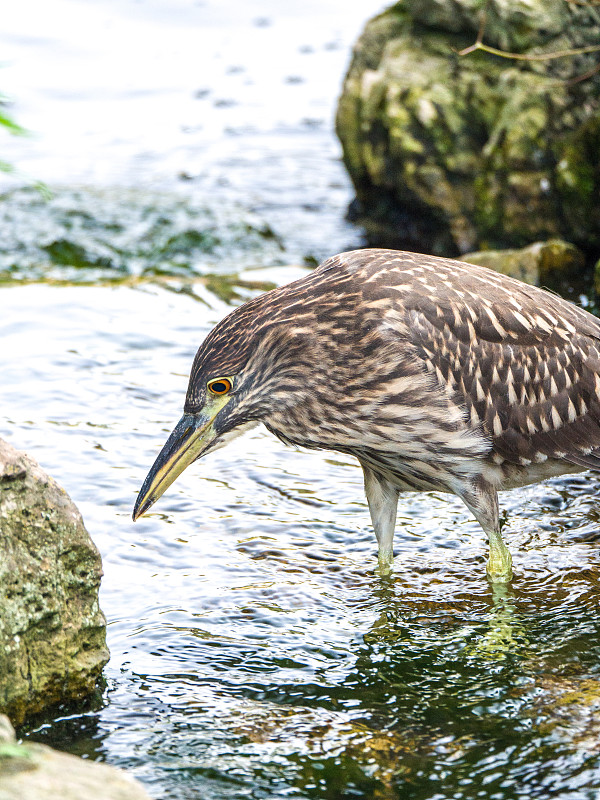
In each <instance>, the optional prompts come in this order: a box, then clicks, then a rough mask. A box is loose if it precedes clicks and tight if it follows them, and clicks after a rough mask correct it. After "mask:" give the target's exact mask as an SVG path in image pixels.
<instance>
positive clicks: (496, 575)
mask: <svg viewBox="0 0 600 800" xmlns="http://www.w3.org/2000/svg"><path fill="white" fill-rule="evenodd" d="M486 572H487V576H488V578H489V580H490V581H491V582H492V583H510V581H511V580H512V556H511V554H510V551H509V549H508V547H507V546H506V545H505V544H504V543H502V546H501V547H494V548H490V557H489V559H488V562H487V565H486Z"/></svg>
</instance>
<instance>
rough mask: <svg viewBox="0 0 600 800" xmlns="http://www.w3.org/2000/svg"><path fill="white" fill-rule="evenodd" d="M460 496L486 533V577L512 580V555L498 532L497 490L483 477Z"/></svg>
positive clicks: (496, 580) (495, 579) (493, 580)
mask: <svg viewBox="0 0 600 800" xmlns="http://www.w3.org/2000/svg"><path fill="white" fill-rule="evenodd" d="M461 497H462V499H463V501H464V503H465V505H466V506H467V508H468V509H469V511H470V512H471V513H472V514H473V516H474V517H475V519H476V520H477V522H478V523H479V524H480V525H481V527H482V528H483V530H484V531H485V533H486V534H487V537H488V541H489V545H490V557H489V558H488V562H487V565H486V571H487V575H488V578H489V579H490V581H492V583H509V581H511V580H512V557H511V555H510V552H509V550H508V547H507V546H506V545H505V544H504V542H503V541H502V534H501V533H500V515H499V512H498V492H497V491H496V489H495V488H494V487H493V486H492V485H491V484H489V483H488V482H487V481H485V480H483V478H479V479H478V480H477V481H474V482H473V484H472V485H471V487H469V489H468V490H465V491H463V492H462V493H461Z"/></svg>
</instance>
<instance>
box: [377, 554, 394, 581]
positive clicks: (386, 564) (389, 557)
mask: <svg viewBox="0 0 600 800" xmlns="http://www.w3.org/2000/svg"><path fill="white" fill-rule="evenodd" d="M393 566H394V554H393V552H391V551H390V552H387V551H386V552H382V551H381V550H380V551H379V556H378V571H379V574H380V575H382V576H384V577H387V576H388V575H389V574H390V573H391V571H392V568H393Z"/></svg>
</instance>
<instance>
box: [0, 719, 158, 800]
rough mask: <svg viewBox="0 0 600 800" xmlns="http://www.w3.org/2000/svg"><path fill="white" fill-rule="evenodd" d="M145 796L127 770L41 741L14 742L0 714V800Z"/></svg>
mask: <svg viewBox="0 0 600 800" xmlns="http://www.w3.org/2000/svg"><path fill="white" fill-rule="evenodd" d="M82 798H90V799H91V798H93V800H149V797H148V795H147V794H146V792H145V791H144V789H143V788H142V786H141V784H139V783H138V782H137V781H136V780H134V779H133V778H132V777H130V776H129V775H127V773H125V772H122V771H121V770H118V769H115V768H114V767H109V766H108V765H107V764H97V763H96V762H94V761H88V760H84V759H82V758H77V757H76V756H71V755H68V754H67V753H59V752H57V751H55V750H52V749H51V748H50V747H46V746H45V745H43V744H36V743H33V742H27V743H26V744H17V742H16V740H15V734H14V731H13V729H12V727H11V725H10V722H9V721H8V719H7V717H4V716H2V715H0V800H82Z"/></svg>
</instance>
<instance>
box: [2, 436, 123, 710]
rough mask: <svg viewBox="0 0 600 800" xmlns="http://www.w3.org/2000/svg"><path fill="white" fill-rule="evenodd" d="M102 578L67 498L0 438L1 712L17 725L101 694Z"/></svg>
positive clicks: (95, 554)
mask: <svg viewBox="0 0 600 800" xmlns="http://www.w3.org/2000/svg"><path fill="white" fill-rule="evenodd" d="M101 576H102V563H101V560H100V554H99V553H98V550H97V549H96V547H95V545H94V543H93V542H92V540H91V539H90V537H89V534H88V532H87V531H86V529H85V527H84V525H83V520H82V519H81V515H80V513H79V511H78V510H77V508H76V507H75V506H74V504H73V502H72V501H71V500H70V498H69V497H68V495H67V494H66V492H65V491H64V490H63V489H61V488H60V486H58V485H57V484H56V483H55V481H53V480H52V478H50V477H49V476H48V475H47V474H46V473H45V472H43V470H42V469H41V468H40V466H39V465H38V464H37V463H36V462H35V461H33V460H32V459H31V458H29V457H28V456H26V455H25V454H23V453H20V452H18V451H17V450H15V449H14V447H12V446H11V445H10V444H8V443H7V442H3V441H2V440H0V711H3V712H5V713H6V714H8V715H9V716H10V718H11V719H12V721H13V722H14V723H15V724H20V723H21V722H22V721H23V720H24V719H25V718H26V717H27V716H29V715H30V714H33V713H37V712H40V711H43V710H44V709H47V708H49V707H51V706H54V705H56V704H58V703H63V702H68V701H72V700H80V699H82V698H84V697H87V696H89V695H90V694H92V693H94V692H95V691H96V686H97V682H98V679H99V677H100V675H101V672H102V667H103V666H104V664H105V663H106V662H107V661H108V650H107V648H106V622H105V619H104V615H103V614H102V612H101V610H100V608H99V606H98V588H99V586H100V578H101Z"/></svg>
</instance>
